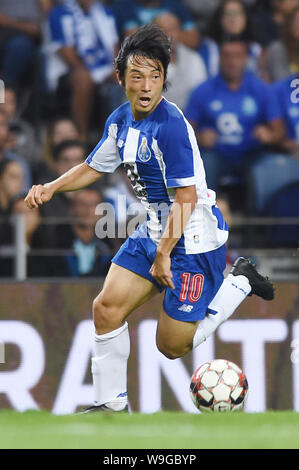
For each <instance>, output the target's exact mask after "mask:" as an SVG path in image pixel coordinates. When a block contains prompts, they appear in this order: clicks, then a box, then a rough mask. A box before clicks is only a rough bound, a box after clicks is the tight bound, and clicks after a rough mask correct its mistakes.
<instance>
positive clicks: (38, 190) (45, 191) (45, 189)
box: [25, 184, 54, 209]
mask: <svg viewBox="0 0 299 470" xmlns="http://www.w3.org/2000/svg"><path fill="white" fill-rule="evenodd" d="M53 194H54V192H53V189H52V188H51V187H50V186H48V185H47V184H37V185H33V186H32V188H31V189H30V190H29V192H28V194H27V196H26V197H25V203H26V204H27V207H29V209H35V208H37V207H38V206H41V205H42V204H44V203H45V202H48V201H50V199H51V198H52V196H53Z"/></svg>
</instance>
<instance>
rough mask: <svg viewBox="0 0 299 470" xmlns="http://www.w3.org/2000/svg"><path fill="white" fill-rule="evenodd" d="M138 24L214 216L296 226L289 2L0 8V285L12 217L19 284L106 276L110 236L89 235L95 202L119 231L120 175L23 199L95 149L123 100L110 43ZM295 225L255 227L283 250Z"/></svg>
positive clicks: (77, 0)
mask: <svg viewBox="0 0 299 470" xmlns="http://www.w3.org/2000/svg"><path fill="white" fill-rule="evenodd" d="M148 22H155V23H156V24H157V25H158V26H160V27H161V28H162V29H163V30H164V31H165V32H166V33H167V35H169V36H171V38H172V42H173V50H172V59H171V63H170V66H169V74H168V87H167V90H166V92H165V93H164V96H165V98H167V99H168V100H170V101H172V102H174V103H176V104H177V106H179V107H180V108H181V109H182V110H183V111H184V113H185V115H186V117H187V119H188V120H189V121H190V123H191V125H192V126H193V128H194V130H195V133H196V136H197V139H198V145H199V147H200V150H201V155H202V158H203V160H204V164H205V170H206V175H207V182H208V186H209V187H210V188H211V189H214V190H216V191H217V194H218V204H219V206H220V207H221V209H222V210H223V212H224V214H225V217H226V218H227V221H228V222H229V221H230V219H231V217H232V214H239V215H241V216H243V217H249V216H262V217H275V218H276V217H278V218H279V217H299V204H298V201H299V0H268V1H267V0H264V1H257V0H209V1H207V0H106V1H104V0H102V1H100V0H25V1H24V0H15V1H11V0H0V78H1V80H2V81H3V82H4V85H5V90H4V96H3V97H2V98H3V99H1V94H0V103H1V104H0V277H1V276H2V277H10V276H13V273H14V262H13V257H12V255H11V246H12V245H13V243H14V230H13V224H12V220H13V216H14V215H15V214H19V213H22V214H23V215H24V216H25V221H26V243H27V250H28V251H27V253H28V255H27V263H28V275H29V276H71V277H77V276H101V275H105V274H106V273H107V270H108V268H109V263H110V260H111V257H112V256H113V254H114V253H115V251H116V250H117V249H118V248H119V246H120V243H121V242H122V241H123V239H122V237H123V236H122V235H121V236H117V233H118V234H119V233H120V232H121V233H123V232H122V231H119V230H117V229H116V236H115V237H113V238H104V239H101V238H99V237H98V236H96V232H95V226H96V223H97V221H98V220H99V217H104V215H103V214H98V215H96V213H97V210H96V208H97V207H98V204H99V203H100V202H109V203H110V204H112V206H113V207H114V208H115V213H116V214H117V216H116V219H115V224H116V226H122V225H125V224H126V223H127V222H128V220H127V212H126V210H124V209H123V210H120V208H119V207H117V205H118V204H119V197H118V196H119V195H125V196H126V200H127V204H130V203H132V202H135V203H137V201H136V199H135V196H134V194H133V193H132V190H131V188H130V186H129V184H128V182H127V179H126V177H125V175H124V173H123V172H122V170H118V171H117V172H116V173H115V174H113V175H107V176H105V177H104V178H103V179H101V180H99V182H98V183H97V184H94V185H93V186H91V187H89V188H86V189H84V190H82V191H78V192H76V193H63V194H58V195H56V196H55V197H54V198H53V200H52V201H51V202H50V203H48V204H46V205H45V206H42V207H41V208H40V209H35V210H31V211H30V210H28V209H27V208H26V205H25V204H24V195H25V194H26V192H27V190H28V189H29V187H30V186H31V185H32V184H39V183H45V182H47V181H50V180H52V179H54V178H56V177H58V176H59V175H61V174H63V173H64V172H65V171H67V170H68V169H70V168H71V167H72V166H74V165H76V164H78V163H80V162H83V161H84V160H85V158H86V156H87V155H88V153H89V152H90V150H91V149H92V148H93V147H94V146H95V145H96V144H97V142H98V140H99V139H100V137H101V133H102V130H103V127H104V123H105V120H106V118H107V117H108V115H109V114H110V113H111V111H112V110H114V109H115V108H116V107H117V106H119V105H120V104H122V103H123V102H125V101H126V97H125V94H124V91H123V90H122V88H121V87H120V86H119V85H118V83H117V80H116V76H115V71H114V57H115V55H116V54H117V51H118V49H119V45H120V43H121V41H123V39H124V38H125V37H126V36H127V35H129V34H131V33H132V32H134V31H135V30H136V29H137V28H138V27H139V26H141V25H144V24H146V23H148ZM3 82H2V83H3ZM137 205H138V204H137ZM131 216H132V214H131ZM129 217H130V216H129ZM107 223H109V221H108V222H107ZM298 227H299V226H298V225H297V226H289V227H287V226H282V227H278V226H277V227H275V228H274V229H273V230H272V231H271V232H267V231H265V233H264V234H263V236H264V238H263V243H264V244H266V245H267V246H274V247H280V246H281V247H296V246H298V239H299V236H298V231H299V228H298ZM269 233H270V235H269ZM126 235H127V234H126ZM247 235H248V234H247ZM245 240H246V237H245Z"/></svg>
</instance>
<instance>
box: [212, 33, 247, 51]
mask: <svg viewBox="0 0 299 470" xmlns="http://www.w3.org/2000/svg"><path fill="white" fill-rule="evenodd" d="M230 43H241V44H244V46H245V47H246V48H247V49H248V47H249V45H248V42H247V41H246V39H245V38H244V36H243V34H240V35H238V34H227V35H224V36H222V38H221V41H220V43H219V48H220V49H221V47H222V46H223V45H224V44H230Z"/></svg>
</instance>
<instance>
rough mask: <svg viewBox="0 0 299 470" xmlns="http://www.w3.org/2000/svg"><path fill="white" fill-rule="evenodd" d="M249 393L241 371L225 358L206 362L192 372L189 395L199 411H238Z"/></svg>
mask: <svg viewBox="0 0 299 470" xmlns="http://www.w3.org/2000/svg"><path fill="white" fill-rule="evenodd" d="M247 392H248V382H247V379H246V376H245V374H244V372H243V371H242V369H240V367H238V366H237V365H236V364H234V363H233V362H231V361H227V360H226V359H216V360H214V361H210V362H206V363H205V364H203V365H202V366H200V367H199V368H198V369H196V371H195V372H194V374H193V376H192V379H191V384H190V394H191V398H192V401H193V403H194V405H195V406H196V407H197V408H198V409H199V410H200V411H210V412H211V411H240V410H242V408H243V406H244V404H245V401H246V398H247Z"/></svg>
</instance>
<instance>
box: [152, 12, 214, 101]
mask: <svg viewBox="0 0 299 470" xmlns="http://www.w3.org/2000/svg"><path fill="white" fill-rule="evenodd" d="M155 23H156V24H157V25H158V26H159V27H160V28H161V29H162V30H164V32H165V33H166V34H167V35H168V36H170V37H171V38H172V44H173V48H172V55H171V62H170V64H169V68H168V73H167V77H168V81H169V85H168V87H167V90H166V91H165V92H164V96H165V98H166V99H168V100H169V101H173V102H174V103H175V104H176V105H177V106H178V107H179V108H181V109H184V108H185V106H186V104H187V99H188V96H189V94H190V93H191V91H192V90H193V89H194V88H195V87H196V86H198V85H199V84H200V83H201V82H203V81H204V80H205V79H206V78H207V73H206V68H205V65H204V63H203V60H202V59H201V57H200V56H199V55H198V54H197V53H196V52H195V51H194V50H192V49H190V48H189V47H186V46H184V45H183V44H181V43H180V37H181V25H180V20H179V19H178V17H177V16H175V15H173V14H172V13H162V15H160V16H158V17H157V18H156V19H155ZM186 70H188V73H186Z"/></svg>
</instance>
